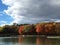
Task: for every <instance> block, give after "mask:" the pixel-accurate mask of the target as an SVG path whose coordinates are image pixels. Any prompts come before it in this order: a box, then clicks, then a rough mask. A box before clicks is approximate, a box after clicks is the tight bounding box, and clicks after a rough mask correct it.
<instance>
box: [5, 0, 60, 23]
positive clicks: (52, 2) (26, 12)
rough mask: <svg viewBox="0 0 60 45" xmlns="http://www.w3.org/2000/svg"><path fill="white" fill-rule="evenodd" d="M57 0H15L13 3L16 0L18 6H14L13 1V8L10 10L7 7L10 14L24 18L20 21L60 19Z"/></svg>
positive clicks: (31, 21)
mask: <svg viewBox="0 0 60 45" xmlns="http://www.w3.org/2000/svg"><path fill="white" fill-rule="evenodd" d="M59 1H60V0H19V1H17V0H15V3H16V2H17V3H16V4H17V5H18V7H16V8H15V3H14V5H13V6H14V8H13V9H10V10H11V11H9V9H8V11H9V12H10V13H11V15H13V14H14V15H15V16H16V15H18V16H23V17H24V18H22V20H20V23H22V22H24V23H34V22H43V21H56V20H57V19H60V5H59V4H60V3H59ZM19 5H20V7H19ZM13 6H11V7H13ZM11 7H10V8H11ZM12 10H13V11H12ZM6 11H7V10H6ZM8 11H7V12H8ZM14 11H17V13H13V12H14ZM9 12H8V13H9ZM12 17H13V16H12ZM18 19H20V18H18ZM52 19H53V20H52ZM15 20H16V19H15Z"/></svg>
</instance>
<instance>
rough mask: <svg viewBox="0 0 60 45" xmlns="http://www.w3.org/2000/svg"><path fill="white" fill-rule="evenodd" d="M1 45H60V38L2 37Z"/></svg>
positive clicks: (0, 38) (0, 39)
mask: <svg viewBox="0 0 60 45" xmlns="http://www.w3.org/2000/svg"><path fill="white" fill-rule="evenodd" d="M0 45H60V38H43V37H39V36H13V37H0Z"/></svg>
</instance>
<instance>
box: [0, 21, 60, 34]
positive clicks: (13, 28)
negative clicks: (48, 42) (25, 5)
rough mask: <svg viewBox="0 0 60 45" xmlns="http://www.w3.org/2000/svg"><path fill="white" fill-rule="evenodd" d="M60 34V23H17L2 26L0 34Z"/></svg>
mask: <svg viewBox="0 0 60 45" xmlns="http://www.w3.org/2000/svg"><path fill="white" fill-rule="evenodd" d="M3 34H8V35H60V23H56V22H48V23H47V22H45V23H37V24H16V23H14V24H13V25H5V26H3V27H0V35H3Z"/></svg>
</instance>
